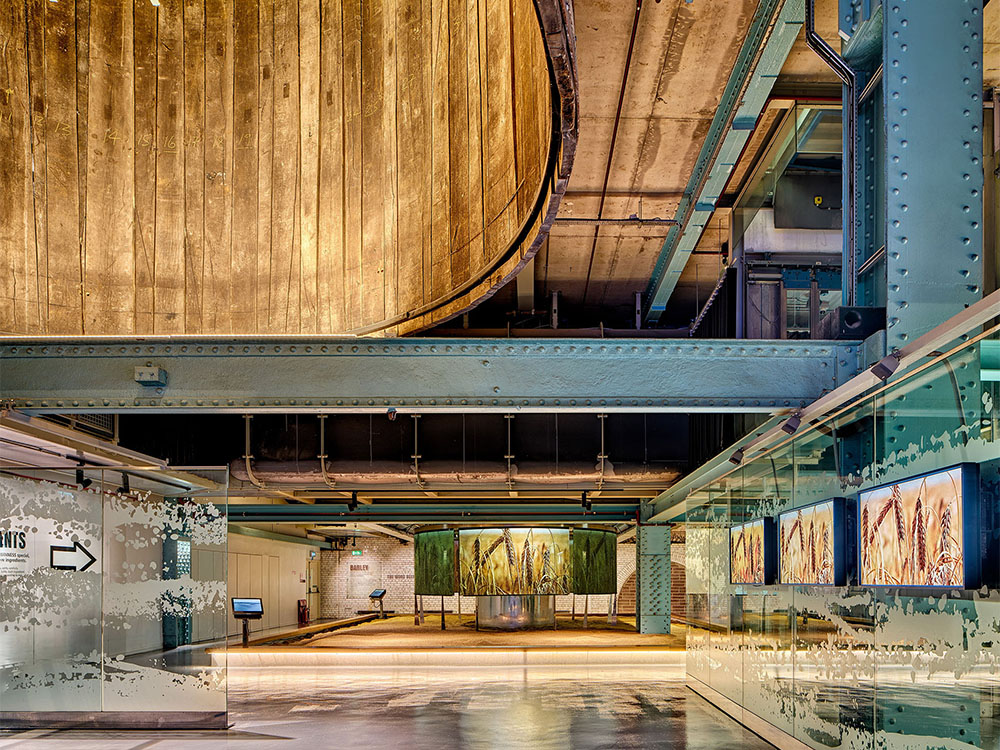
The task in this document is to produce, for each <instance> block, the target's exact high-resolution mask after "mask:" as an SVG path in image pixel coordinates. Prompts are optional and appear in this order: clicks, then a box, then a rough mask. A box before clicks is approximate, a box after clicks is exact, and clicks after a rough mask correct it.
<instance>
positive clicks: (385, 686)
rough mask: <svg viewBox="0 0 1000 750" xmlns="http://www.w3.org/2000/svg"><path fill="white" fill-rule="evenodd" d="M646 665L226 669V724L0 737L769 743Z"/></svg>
mask: <svg viewBox="0 0 1000 750" xmlns="http://www.w3.org/2000/svg"><path fill="white" fill-rule="evenodd" d="M663 677H664V675H663V670H657V669H652V668H650V669H637V668H633V669H628V670H621V669H614V668H604V669H587V668H579V669H569V668H564V669H545V668H534V667H532V668H527V669H499V670H493V669H489V670H487V669H483V668H471V669H470V668H467V669H452V670H443V669H435V670H424V671H421V670H415V669H407V670H384V671H370V670H347V669H331V668H326V669H315V670H313V669H282V670H278V669H258V670H251V669H245V670H244V669H241V670H231V671H230V683H229V706H230V720H231V721H232V722H233V728H232V730H231V731H230V732H228V733H223V734H219V733H216V734H212V733H207V732H205V733H192V732H186V733H181V734H171V733H153V732H58V733H44V732H42V733H38V732H36V733H21V734H6V735H3V734H0V748H3V749H4V750H6V748H9V747H17V748H38V749H39V750H40V749H41V748H46V747H52V748H70V747H72V748H73V749H74V750H77V749H80V750H89V749H90V748H122V749H125V748H136V749H138V748H150V747H158V748H159V747H162V748H200V749H202V750H209V749H213V750H214V748H223V747H247V748H253V749H254V750H268V749H270V748H311V749H313V750H319V748H344V749H345V750H350V749H352V748H368V749H370V748H393V749H394V750H397V749H398V750H417V749H420V748H428V749H430V748H434V749H438V748H463V749H465V748H469V749H470V750H492V749H494V748H497V749H499V748H504V749H505V750H507V749H510V748H530V749H531V750H547V749H548V748H573V750H577V749H578V748H582V749H589V748H593V749H595V750H596V749H598V748H602V749H608V750H625V749H627V748H653V747H669V748H691V750H710V749H715V748H746V749H747V750H758V749H760V750H764V749H765V748H769V747H770V745H768V744H767V743H765V742H764V741H763V740H761V739H759V738H758V737H756V736H755V735H753V734H752V733H750V732H749V731H747V730H746V729H744V728H743V727H741V726H740V725H739V724H737V723H736V722H735V721H733V720H732V719H730V718H729V717H727V716H725V715H724V714H722V713H721V712H719V711H718V710H717V709H715V708H714V707H712V706H711V705H710V704H708V703H707V702H706V701H704V700H703V699H702V698H700V697H699V696H697V695H695V694H694V693H692V692H691V691H689V690H688V689H687V688H686V687H684V684H683V683H682V682H681V681H679V680H677V679H664V678H663Z"/></svg>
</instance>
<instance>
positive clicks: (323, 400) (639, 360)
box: [0, 338, 858, 413]
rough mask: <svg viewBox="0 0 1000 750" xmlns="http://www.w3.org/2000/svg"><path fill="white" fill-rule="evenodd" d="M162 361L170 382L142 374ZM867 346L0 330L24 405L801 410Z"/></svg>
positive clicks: (36, 408) (1, 376) (3, 390)
mask: <svg viewBox="0 0 1000 750" xmlns="http://www.w3.org/2000/svg"><path fill="white" fill-rule="evenodd" d="M150 368H155V369H156V370H157V372H159V371H161V370H162V371H163V373H164V374H163V378H165V384H164V385H160V384H152V385H148V384H144V383H143V382H140V381H139V380H138V378H137V376H136V375H135V373H136V372H145V371H147V370H149V369H150ZM857 368H858V345H857V344H856V343H852V342H830V341H753V342H749V341H714V340H705V339H698V340H693V339H676V340H663V339H630V340H627V341H626V340H621V341H617V340H609V339H546V340H544V341H532V342H530V343H529V342H524V341H516V342H515V341H510V340H498V339H379V340H358V339H310V338H302V339H285V338H282V339H268V340H254V341H246V340H235V339H201V338H199V339H189V340H178V339H171V338H156V339H142V340H128V341H122V340H115V339H85V340H80V339H77V340H52V339H45V340H28V339H6V340H3V339H0V400H2V401H3V402H5V403H6V404H7V405H8V406H10V407H13V408H16V409H20V410H23V411H25V412H29V413H31V412H61V413H83V412H124V411H130V412H135V411H144V412H175V413H176V412H234V413H255V412H266V411H280V412H306V413H307V412H314V413H322V412H367V413H373V412H381V413H385V412H386V411H389V410H397V411H399V412H410V413H419V412H433V411H437V412H484V411H500V412H511V411H536V412H552V411H580V412H609V411H634V412H655V411H684V412H690V411H742V412H771V411H774V410H776V409H785V408H797V407H799V406H802V405H803V404H805V403H808V402H809V401H812V400H813V399H815V398H817V397H819V396H820V395H822V394H823V393H825V392H827V391H830V390H832V389H833V388H835V387H836V386H837V385H838V383H840V382H843V381H844V380H846V379H848V378H849V377H851V376H852V375H854V373H855V372H856V371H857Z"/></svg>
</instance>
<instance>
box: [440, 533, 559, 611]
mask: <svg viewBox="0 0 1000 750" xmlns="http://www.w3.org/2000/svg"><path fill="white" fill-rule="evenodd" d="M458 540H459V585H460V590H461V592H462V593H463V594H466V595H468V596H502V595H518V594H522V595H523V594H568V593H570V567H571V558H570V546H569V531H568V530H567V529H463V530H461V531H460V532H459V535H458ZM501 546H502V547H503V549H502V550H501V549H500V547H501ZM481 549H485V552H483V553H482V554H480V552H479V551H480V550H481Z"/></svg>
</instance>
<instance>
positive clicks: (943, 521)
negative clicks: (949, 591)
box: [859, 467, 965, 587]
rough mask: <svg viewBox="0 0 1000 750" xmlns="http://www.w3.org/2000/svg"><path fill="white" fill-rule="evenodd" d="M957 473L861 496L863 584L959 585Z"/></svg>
mask: <svg viewBox="0 0 1000 750" xmlns="http://www.w3.org/2000/svg"><path fill="white" fill-rule="evenodd" d="M962 523H963V519H962V470H961V468H958V467H956V468H954V469H950V470H948V471H942V472H939V473H937V474H930V475H928V476H925V477H917V478H915V479H910V480H907V481H905V482H900V483H898V484H893V485H888V486H886V487H881V488H878V489H875V490H871V491H870V492H863V493H861V508H860V517H859V528H860V539H861V546H860V550H861V553H860V563H861V576H860V581H861V585H863V586H866V585H867V586H944V587H953V586H963V585H964V574H965V559H964V548H963V543H962Z"/></svg>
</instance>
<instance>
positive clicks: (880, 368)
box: [871, 352, 899, 382]
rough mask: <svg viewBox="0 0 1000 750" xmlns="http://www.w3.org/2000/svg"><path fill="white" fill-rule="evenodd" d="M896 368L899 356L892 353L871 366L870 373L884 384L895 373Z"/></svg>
mask: <svg viewBox="0 0 1000 750" xmlns="http://www.w3.org/2000/svg"><path fill="white" fill-rule="evenodd" d="M898 367H899V354H897V353H896V352H893V353H892V354H890V355H888V356H887V357H883V358H882V359H881V360H879V361H878V362H876V363H875V364H874V365H872V367H871V373H872V375H874V376H875V377H876V378H878V379H879V380H881V381H882V382H885V381H886V380H888V379H889V377H890V376H891V375H892V374H893V373H894V372H896V370H897V368H898Z"/></svg>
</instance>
